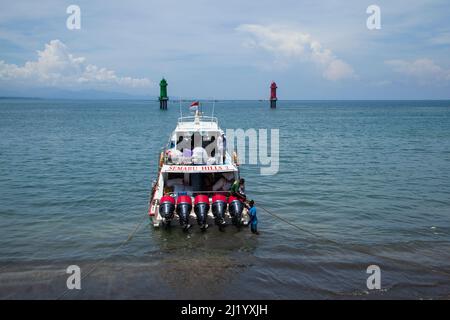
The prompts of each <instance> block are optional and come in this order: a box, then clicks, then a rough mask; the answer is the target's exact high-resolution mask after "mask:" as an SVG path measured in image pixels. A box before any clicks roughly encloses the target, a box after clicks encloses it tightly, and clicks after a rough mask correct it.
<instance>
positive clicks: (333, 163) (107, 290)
mask: <svg viewBox="0 0 450 320" xmlns="http://www.w3.org/2000/svg"><path fill="white" fill-rule="evenodd" d="M184 109H185V112H186V113H187V112H188V111H187V109H188V108H187V106H186V107H184ZM215 115H217V116H218V117H219V121H220V125H221V127H222V128H224V129H226V128H243V129H248V128H255V129H258V128H266V129H271V128H277V129H279V130H280V171H279V172H278V174H276V175H273V176H261V175H260V174H259V173H260V167H259V166H258V165H244V166H242V168H241V174H242V176H243V177H245V178H246V180H247V187H246V189H247V193H248V195H249V196H250V197H251V198H253V199H255V201H256V205H257V207H258V209H259V210H258V219H259V228H260V231H261V234H260V235H259V236H253V235H252V234H251V233H250V231H249V230H247V229H243V230H241V231H237V230H235V229H234V228H228V229H227V230H226V232H225V233H220V232H219V231H218V230H217V228H210V229H209V230H208V231H207V232H206V233H201V232H200V231H199V230H198V228H194V229H193V230H192V232H191V233H190V234H183V233H182V232H181V231H180V230H178V229H173V230H169V231H163V230H154V229H153V228H152V227H151V226H150V225H148V222H147V221H146V223H145V225H144V226H142V228H140V229H139V231H138V233H137V234H136V236H135V237H134V238H133V239H132V241H130V242H129V243H127V244H126V245H124V246H122V247H120V248H119V249H117V247H118V246H119V245H120V244H121V243H122V242H123V241H124V240H125V239H126V238H127V236H128V234H129V233H130V232H131V231H132V230H133V229H134V227H135V226H136V224H137V223H138V222H139V221H141V219H142V217H143V216H144V215H145V214H146V212H147V201H148V194H149V190H150V187H151V182H152V180H153V179H154V178H155V174H156V166H157V159H158V155H159V150H160V148H161V147H162V146H163V145H164V144H165V143H166V142H167V139H168V136H169V133H170V132H171V131H172V130H173V129H174V127H175V124H176V119H177V117H178V116H179V106H178V104H177V103H171V104H169V110H168V111H160V110H159V107H158V104H157V102H153V101H68V100H67V101H63V100H61V101H58V100H20V99H18V100H7V99H4V100H0V243H1V246H0V263H1V264H0V268H1V269H0V272H1V273H0V298H4V299H5V298H56V297H58V296H60V295H61V293H62V292H64V290H65V288H66V278H67V275H66V274H65V268H66V267H67V266H68V265H71V264H76V265H79V266H80V267H81V269H82V274H83V273H84V272H87V271H88V270H90V269H91V268H92V267H94V266H95V267H96V268H95V270H94V271H93V272H92V273H91V274H90V275H89V276H88V277H86V278H85V279H83V280H82V290H81V291H77V292H72V291H71V292H69V293H67V294H66V295H65V296H64V298H83V299H85V298H212V299H214V298H233V299H241V298H247V299H248V298H290V299H304V298H326V299H329V298H337V299H340V298H363V299H371V298H449V297H450V102H448V101H377V102H374V101H279V102H278V109H276V110H270V109H269V108H268V105H267V102H260V101H221V102H218V103H217V104H216V108H215ZM262 208H265V209H267V210H269V211H270V212H273V213H276V214H277V215H279V216H282V217H283V218H287V219H289V221H292V222H293V223H295V224H297V225H298V226H299V227H300V228H301V229H302V230H303V231H302V230H299V229H295V228H293V227H292V226H289V225H287V224H285V223H284V222H281V221H279V220H276V219H274V218H273V217H272V216H270V215H268V214H267V213H266V212H265V211H263V210H262ZM305 230H306V231H305ZM309 232H312V234H311V233H309ZM103 259H105V260H103ZM371 264H377V265H378V266H379V267H380V268H381V286H382V290H380V291H369V290H368V289H367V287H366V279H367V277H368V274H367V273H366V268H367V267H368V266H369V265H371Z"/></svg>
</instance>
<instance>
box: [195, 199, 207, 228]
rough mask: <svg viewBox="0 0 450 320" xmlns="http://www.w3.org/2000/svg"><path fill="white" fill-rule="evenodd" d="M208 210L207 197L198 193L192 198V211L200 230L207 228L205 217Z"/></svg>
mask: <svg viewBox="0 0 450 320" xmlns="http://www.w3.org/2000/svg"><path fill="white" fill-rule="evenodd" d="M208 211H209V198H208V196H206V195H204V194H199V195H197V196H195V198H194V212H195V215H196V216H197V222H198V225H199V226H200V228H201V229H202V230H205V229H206V228H208V225H207V224H206V218H207V217H208Z"/></svg>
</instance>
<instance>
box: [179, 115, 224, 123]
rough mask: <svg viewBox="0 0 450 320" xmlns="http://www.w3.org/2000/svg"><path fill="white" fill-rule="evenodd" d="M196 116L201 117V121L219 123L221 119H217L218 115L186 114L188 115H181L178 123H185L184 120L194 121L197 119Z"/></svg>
mask: <svg viewBox="0 0 450 320" xmlns="http://www.w3.org/2000/svg"><path fill="white" fill-rule="evenodd" d="M196 118H198V119H199V121H200V122H214V123H217V124H218V123H219V120H218V119H217V117H210V116H199V117H197V116H186V117H179V118H178V123H179V124H180V123H184V122H194V121H195V120H196Z"/></svg>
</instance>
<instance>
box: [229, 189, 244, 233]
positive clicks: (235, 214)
mask: <svg viewBox="0 0 450 320" xmlns="http://www.w3.org/2000/svg"><path fill="white" fill-rule="evenodd" d="M243 210H244V204H243V203H242V201H241V200H239V198H237V197H235V196H230V197H229V198H228V211H229V212H230V215H231V221H232V222H233V224H234V225H236V226H240V225H241V219H242V211H243Z"/></svg>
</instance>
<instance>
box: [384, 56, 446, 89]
mask: <svg viewBox="0 0 450 320" xmlns="http://www.w3.org/2000/svg"><path fill="white" fill-rule="evenodd" d="M385 63H386V64H387V65H389V66H391V67H392V70H393V71H394V72H397V73H400V74H403V75H405V76H407V77H409V78H414V79H416V80H417V81H419V83H421V84H428V83H432V82H435V81H448V80H450V70H449V69H445V68H443V67H441V66H439V65H437V64H436V63H435V62H434V61H433V60H431V59H426V58H423V59H417V60H414V61H407V60H400V59H397V60H388V61H385Z"/></svg>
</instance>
